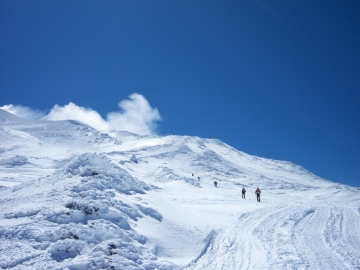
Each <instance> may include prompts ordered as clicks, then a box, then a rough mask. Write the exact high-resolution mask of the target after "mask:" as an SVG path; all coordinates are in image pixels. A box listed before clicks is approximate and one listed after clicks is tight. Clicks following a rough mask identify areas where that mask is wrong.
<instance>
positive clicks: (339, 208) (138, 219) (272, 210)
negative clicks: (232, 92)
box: [0, 110, 360, 270]
mask: <svg viewBox="0 0 360 270" xmlns="http://www.w3.org/2000/svg"><path fill="white" fill-rule="evenodd" d="M214 181H216V182H217V183H218V187H217V188H216V187H214ZM243 187H245V188H246V190H247V193H246V198H245V199H242V198H241V189H242V188H243ZM257 187H259V188H260V189H261V191H262V193H261V202H260V203H259V202H257V201H256V198H255V194H254V191H255V189H256V188H257ZM0 205H1V208H0V238H1V240H0V267H1V269H187V270H195V269H210V270H211V269H214V270H216V269H360V194H359V191H358V190H357V188H354V187H349V186H345V185H342V184H338V183H333V182H331V181H327V180H324V179H322V178H320V177H317V176H315V175H313V174H312V173H310V172H309V171H307V170H305V169H304V168H302V167H300V166H297V165H295V164H292V163H290V162H285V161H277V160H270V159H266V158H259V157H255V156H251V155H248V154H246V153H243V152H240V151H238V150H236V149H234V148H233V147H231V146H229V145H227V144H225V143H223V142H221V141H219V140H216V139H203V138H198V137H186V136H164V137H158V136H140V135H136V134H132V133H128V132H115V131H106V132H105V131H104V132H98V131H96V130H94V129H93V128H91V127H89V126H86V125H84V124H82V123H80V122H76V121H34V120H26V119H22V118H19V117H17V116H14V115H12V114H10V113H8V112H5V111H3V110H0Z"/></svg>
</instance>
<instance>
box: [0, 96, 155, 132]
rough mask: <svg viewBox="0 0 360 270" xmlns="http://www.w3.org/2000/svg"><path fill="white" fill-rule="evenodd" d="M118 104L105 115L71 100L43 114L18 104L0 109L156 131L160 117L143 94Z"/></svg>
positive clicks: (34, 116)
mask: <svg viewBox="0 0 360 270" xmlns="http://www.w3.org/2000/svg"><path fill="white" fill-rule="evenodd" d="M118 106H119V109H120V110H119V111H117V112H110V113H108V114H107V117H106V119H103V118H102V117H101V115H100V114H99V113H98V112H97V111H95V110H93V109H91V108H84V107H81V106H78V105H76V104H74V103H72V102H70V103H69V104H67V105H65V106H60V105H55V106H54V107H53V108H52V109H51V110H50V112H49V113H48V114H46V115H45V113H43V112H41V111H37V110H33V109H30V108H28V107H24V106H19V105H11V104H10V105H4V106H2V107H0V109H3V110H6V111H8V112H10V113H12V114H15V115H17V116H20V117H23V118H30V119H42V120H78V121H80V122H83V123H85V124H87V125H89V126H91V127H93V128H95V129H97V130H126V131H129V132H133V133H137V134H141V135H152V134H156V129H157V123H158V122H159V121H161V116H160V113H159V111H158V110H157V109H156V108H152V107H151V106H150V104H149V102H148V101H147V100H146V99H145V97H144V96H142V95H140V94H136V93H134V94H131V95H130V96H129V99H126V100H122V101H120V102H119V104H118Z"/></svg>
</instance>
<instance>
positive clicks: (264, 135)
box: [0, 0, 360, 186]
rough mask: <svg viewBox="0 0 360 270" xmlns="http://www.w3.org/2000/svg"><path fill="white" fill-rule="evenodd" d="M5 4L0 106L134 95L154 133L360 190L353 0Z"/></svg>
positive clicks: (111, 103)
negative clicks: (281, 163)
mask: <svg viewBox="0 0 360 270" xmlns="http://www.w3.org/2000/svg"><path fill="white" fill-rule="evenodd" d="M0 3H1V5H0V91H1V92H0V106H2V105H5V104H15V105H23V106H28V107H31V108H35V109H40V110H50V109H51V108H52V107H53V106H54V105H55V104H59V105H65V104H67V103H69V102H74V103H75V104H77V105H79V106H83V107H90V108H92V109H94V110H96V111H98V112H99V113H100V114H101V115H102V116H103V117H105V115H106V114H107V113H108V112H110V111H116V110H118V107H117V103H118V102H119V101H120V100H123V99H126V98H127V97H128V96H129V95H130V94H132V93H139V94H141V95H143V96H144V97H145V98H146V99H147V100H148V101H149V103H150V105H151V106H152V107H156V108H157V109H158V110H159V112H160V114H161V116H162V118H163V120H164V121H163V122H162V123H161V125H160V127H159V131H160V134H162V135H167V134H176V135H195V136H199V137H205V138H218V139H220V140H222V141H224V142H225V143H227V144H229V145H232V146H234V147H235V148H237V149H239V150H241V151H244V152H247V153H249V154H253V155H258V156H262V157H267V158H273V159H280V160H287V161H291V162H294V163H296V164H299V165H301V166H303V167H305V168H306V169H308V170H310V171H311V172H313V173H315V174H317V175H319V176H321V177H323V178H326V179H329V180H332V181H336V182H342V183H346V184H350V185H353V186H359V185H360V1H358V0H343V1H338V0H329V1H317V0H315V1H314V0H304V1H285V0H282V1H279V0H273V1H266V0H238V1H227V0H222V1H212V0H206V1H193V0H191V1H189V0H179V1H169V0H163V1H158V0H152V1H145V0H144V1H139V0H134V1H132V0H131V1H130V0H129V1H121V0H116V1H91V0H90V1H88V0H87V1H73V0H71V1H69V0H65V1H48V0H46V1H38V0H34V1H27V0H24V1H22V0H21V1H20V0H11V1H10V0H6V1H4V0H0Z"/></svg>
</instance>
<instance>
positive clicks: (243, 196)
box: [241, 187, 246, 199]
mask: <svg viewBox="0 0 360 270" xmlns="http://www.w3.org/2000/svg"><path fill="white" fill-rule="evenodd" d="M241 193H242V198H243V199H245V193H246V189H245V187H243V189H242V191H241Z"/></svg>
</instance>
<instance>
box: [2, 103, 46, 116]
mask: <svg viewBox="0 0 360 270" xmlns="http://www.w3.org/2000/svg"><path fill="white" fill-rule="evenodd" d="M0 109H3V110H5V111H7V112H9V113H12V114H15V115H17V116H19V117H22V118H26V119H40V118H42V117H44V116H45V113H44V112H42V111H39V110H34V109H31V108H29V107H25V106H21V105H12V104H9V105H4V106H2V107H0Z"/></svg>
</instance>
